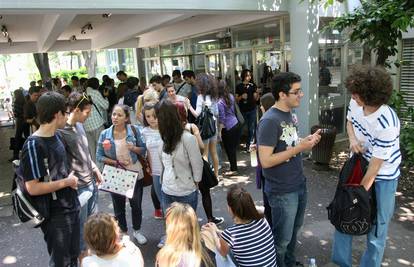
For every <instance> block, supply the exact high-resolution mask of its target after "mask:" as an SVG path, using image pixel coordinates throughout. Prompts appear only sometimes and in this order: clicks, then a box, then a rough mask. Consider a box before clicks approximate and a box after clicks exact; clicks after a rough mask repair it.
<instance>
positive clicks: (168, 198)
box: [161, 190, 198, 214]
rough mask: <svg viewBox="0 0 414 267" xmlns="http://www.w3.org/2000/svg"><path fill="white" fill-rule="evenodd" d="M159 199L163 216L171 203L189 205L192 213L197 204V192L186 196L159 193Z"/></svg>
mask: <svg viewBox="0 0 414 267" xmlns="http://www.w3.org/2000/svg"><path fill="white" fill-rule="evenodd" d="M161 195H162V197H161V199H162V206H163V207H162V208H163V212H164V214H167V213H166V211H167V209H168V208H169V207H170V206H171V204H172V203H173V202H180V203H185V204H188V205H190V206H191V207H192V208H193V209H194V211H196V210H197V202H198V190H196V191H194V192H193V193H191V194H189V195H186V196H172V195H168V194H166V193H164V191H161Z"/></svg>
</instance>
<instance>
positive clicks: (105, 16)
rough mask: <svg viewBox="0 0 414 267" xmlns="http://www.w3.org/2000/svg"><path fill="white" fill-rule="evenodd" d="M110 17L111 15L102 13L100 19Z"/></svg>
mask: <svg viewBox="0 0 414 267" xmlns="http://www.w3.org/2000/svg"><path fill="white" fill-rule="evenodd" d="M110 16H112V13H104V14H102V17H103V18H105V19H107V18H109V17H110Z"/></svg>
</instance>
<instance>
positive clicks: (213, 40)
mask: <svg viewBox="0 0 414 267" xmlns="http://www.w3.org/2000/svg"><path fill="white" fill-rule="evenodd" d="M215 41H217V39H208V40H201V41H198V43H199V44H206V43H212V42H215Z"/></svg>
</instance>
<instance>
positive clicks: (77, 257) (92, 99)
mask: <svg viewBox="0 0 414 267" xmlns="http://www.w3.org/2000/svg"><path fill="white" fill-rule="evenodd" d="M116 76H117V78H118V80H119V84H118V86H117V87H115V81H114V80H113V79H111V78H110V77H109V76H107V75H105V76H103V77H102V83H100V81H99V80H98V79H97V78H94V77H93V78H89V79H79V78H78V77H75V76H74V77H72V79H71V86H70V85H62V81H61V80H60V79H58V78H55V79H53V80H52V83H51V85H52V87H51V88H48V87H42V86H43V84H42V86H39V85H36V83H34V84H31V87H30V89H29V96H28V97H25V96H24V94H23V92H22V90H16V91H15V92H14V101H13V102H14V106H13V112H14V118H15V121H16V134H15V144H16V145H15V148H14V151H13V152H14V153H13V157H12V158H11V160H15V159H20V166H19V168H20V171H21V173H22V176H23V178H24V179H25V186H26V189H27V191H28V193H29V194H30V195H32V196H33V198H34V200H35V203H36V205H37V206H38V207H39V209H40V210H42V211H44V215H45V216H46V218H47V219H46V220H45V222H43V223H42V224H41V226H40V228H41V230H42V232H43V234H44V239H45V241H46V244H47V250H48V253H49V255H50V262H49V266H78V264H79V263H80V264H82V266H85V267H88V266H90V267H91V266H143V265H144V260H143V259H144V258H145V255H142V254H141V252H140V250H139V248H138V247H137V246H136V245H135V244H134V243H133V242H131V241H129V239H128V238H125V237H127V236H128V224H127V219H126V200H127V199H128V201H129V204H130V207H131V213H130V214H131V217H132V229H133V231H132V236H133V238H134V239H135V240H136V242H137V243H138V245H144V244H146V243H147V237H146V235H147V233H144V232H143V231H142V230H141V225H142V224H143V223H144V224H145V223H148V222H145V221H143V220H142V207H141V206H142V199H143V192H144V191H143V188H144V175H145V174H144V173H145V171H148V170H146V169H145V168H146V166H144V163H143V161H142V159H147V161H148V163H149V167H150V168H149V170H150V172H151V175H152V186H151V199H152V202H153V205H154V217H155V218H158V219H165V234H164V235H163V237H162V238H161V240H160V242H159V244H158V247H159V248H160V250H159V252H158V253H157V256H156V259H155V261H156V265H157V266H185V267H190V266H191V267H193V266H241V267H243V266H249V267H251V266H282V267H284V266H288V267H291V266H300V265H301V264H302V263H300V262H299V261H297V260H296V256H295V246H296V243H297V235H298V232H299V231H300V228H301V226H302V224H303V220H304V214H305V209H306V202H307V188H306V177H305V175H304V172H303V166H302V153H303V152H305V151H309V150H311V149H312V147H314V146H315V145H317V144H318V142H319V141H320V139H321V132H320V131H317V132H315V133H313V134H311V135H309V136H306V137H303V138H299V135H298V132H297V126H298V123H299V122H298V121H300V118H297V116H296V115H295V114H293V111H294V109H296V108H298V107H299V106H300V101H301V98H302V97H303V94H304V90H302V88H301V77H300V76H299V75H297V74H295V73H291V72H285V73H279V74H277V75H275V76H274V77H273V79H272V86H271V92H269V93H265V94H263V95H261V94H260V93H259V91H258V88H257V86H256V85H255V84H254V82H253V79H252V73H251V71H250V70H243V71H242V73H241V78H242V79H241V83H240V84H239V85H237V87H236V88H235V94H232V93H230V91H232V89H231V88H229V87H228V86H227V84H226V83H225V82H224V81H223V80H220V79H217V78H215V77H213V76H211V75H209V74H205V73H201V74H197V75H195V73H194V72H193V71H191V70H186V71H184V72H183V73H181V72H180V71H179V70H175V71H174V72H173V73H172V81H171V77H170V76H168V75H164V76H163V77H161V76H158V75H156V76H154V77H152V78H151V80H150V81H149V85H146V86H145V85H143V84H142V83H141V84H140V81H139V79H138V78H136V77H128V75H127V74H126V73H125V72H123V71H120V72H118V73H117V75H116ZM374 85H375V86H374ZM347 88H348V89H349V90H350V92H351V94H352V100H351V102H350V105H349V109H348V117H347V119H348V124H347V130H348V135H349V137H350V146H351V150H352V151H353V152H354V153H362V154H363V155H364V157H366V158H367V159H368V160H369V161H370V165H369V167H368V171H367V173H366V175H365V176H364V179H363V180H362V183H361V185H362V186H364V188H365V189H366V190H368V189H370V188H371V187H375V189H376V191H375V192H376V196H377V203H378V204H377V213H378V215H377V217H378V220H379V223H378V224H377V225H376V226H375V229H374V228H373V229H372V233H370V234H369V235H368V237H367V238H368V248H367V251H366V252H365V254H364V256H363V258H362V260H361V264H362V265H361V266H379V265H380V263H381V259H382V255H383V252H384V248H385V239H386V235H387V227H388V223H389V221H390V219H391V216H392V213H393V208H394V194H395V190H396V185H397V181H398V176H399V164H400V161H401V154H400V153H399V139H398V136H399V120H398V117H397V116H396V115H395V112H394V111H393V110H392V109H391V108H390V107H388V106H387V105H386V103H387V102H388V99H389V97H390V95H391V90H392V86H391V81H390V77H389V75H388V74H387V73H386V72H385V71H384V70H382V69H379V68H372V67H358V68H355V69H354V71H353V72H352V73H351V74H350V76H349V77H348V79H347ZM238 109H239V110H240V113H241V115H242V117H243V121H244V122H242V121H241V120H240V118H239V117H238ZM259 109H260V111H261V112H260V114H263V115H262V116H261V118H260V120H259V121H258V114H259V112H258V110H259ZM207 113H208V114H209V115H208V114H207ZM206 114H207V115H208V116H211V118H213V120H212V122H213V123H214V125H213V126H214V127H213V128H214V129H213V130H211V129H210V130H209V133H208V135H207V134H206V130H205V127H204V126H203V125H204V124H203V125H200V124H199V119H200V117H202V116H207V115H206ZM244 126H246V127H247V138H246V139H245V142H243V145H241V144H240V143H241V141H240V140H241V136H242V133H243V127H244ZM220 144H222V146H223V148H224V150H225V152H226V154H227V159H228V161H229V168H228V170H223V169H220V165H222V166H223V165H224V164H223V162H222V161H221V160H220V159H219V158H220V157H219V155H218V150H217V147H218V145H220ZM239 147H240V148H241V150H244V151H251V150H256V151H257V155H258V159H259V166H258V167H257V177H256V181H257V184H258V188H261V189H262V190H263V201H264V205H265V212H264V214H260V213H259V212H258V211H257V209H256V207H255V205H254V201H253V198H252V196H251V195H250V194H249V192H247V191H246V190H245V189H244V188H242V187H240V186H238V185H235V186H231V187H230V188H229V189H228V192H227V206H228V211H229V213H230V216H231V217H232V218H233V222H228V223H229V224H230V226H229V227H227V228H226V229H224V230H223V231H222V230H220V229H219V228H218V226H219V225H220V224H221V223H223V221H224V219H223V218H222V217H216V216H214V214H213V204H214V205H219V203H214V202H213V201H212V198H211V195H210V188H209V187H208V186H205V185H203V183H200V182H201V181H202V179H203V166H204V164H205V162H210V163H211V167H212V171H213V172H214V175H215V176H216V177H219V176H220V175H223V176H229V177H231V176H233V175H235V174H237V172H238V164H237V154H238V153H237V150H238V149H239ZM20 150H21V151H20ZM105 166H112V167H115V168H122V169H124V170H128V171H132V172H134V173H136V177H137V181H136V183H135V186H134V188H133V193H132V196H131V197H127V196H125V195H121V194H118V193H111V194H110V195H111V199H112V204H113V214H114V216H111V215H109V214H104V213H98V212H97V211H98V206H99V202H98V188H99V185H100V184H101V183H102V182H103V175H102V173H103V171H104V167H105ZM374 181H375V183H374ZM199 192H200V195H201V199H202V206H203V208H204V211H205V213H206V217H207V219H208V222H207V223H206V224H205V225H203V226H202V227H200V225H199V222H198V219H197V216H196V213H195V212H196V210H197V205H198V196H199ZM378 200H379V201H378ZM377 228H378V229H379V228H380V230H381V231H378V229H377ZM351 244H352V236H348V235H345V234H342V233H339V232H336V233H335V240H334V249H333V261H334V262H335V263H337V264H339V265H340V266H351V263H352V247H351ZM345 247H346V249H345Z"/></svg>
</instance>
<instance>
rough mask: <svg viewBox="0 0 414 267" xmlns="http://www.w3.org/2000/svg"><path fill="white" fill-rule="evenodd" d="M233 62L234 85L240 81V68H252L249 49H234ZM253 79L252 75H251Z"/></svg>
mask: <svg viewBox="0 0 414 267" xmlns="http://www.w3.org/2000/svg"><path fill="white" fill-rule="evenodd" d="M233 59H234V60H233V62H234V79H235V83H234V85H235V86H237V84H239V83H241V82H242V80H241V77H240V74H241V72H242V70H244V69H249V70H251V71H252V70H253V57H252V51H251V50H243V51H235V52H234V54H233ZM253 79H254V77H253Z"/></svg>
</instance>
